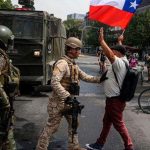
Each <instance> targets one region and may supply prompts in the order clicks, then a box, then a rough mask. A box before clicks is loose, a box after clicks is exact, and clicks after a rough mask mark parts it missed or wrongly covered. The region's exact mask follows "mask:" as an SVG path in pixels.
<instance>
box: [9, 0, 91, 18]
mask: <svg viewBox="0 0 150 150" xmlns="http://www.w3.org/2000/svg"><path fill="white" fill-rule="evenodd" d="M34 2H35V8H36V10H43V11H47V12H49V13H51V14H54V15H55V16H56V17H59V18H61V19H62V20H66V19H67V15H68V14H72V13H81V14H86V12H88V10H89V3H90V0H34ZM12 3H13V4H18V0H12Z"/></svg>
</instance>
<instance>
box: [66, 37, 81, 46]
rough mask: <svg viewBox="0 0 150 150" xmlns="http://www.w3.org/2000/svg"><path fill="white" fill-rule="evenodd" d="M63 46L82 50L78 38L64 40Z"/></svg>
mask: <svg viewBox="0 0 150 150" xmlns="http://www.w3.org/2000/svg"><path fill="white" fill-rule="evenodd" d="M65 45H67V46H69V47H72V48H82V42H81V41H80V40H79V39H78V38H75V37H69V38H68V39H67V40H66V43H65Z"/></svg>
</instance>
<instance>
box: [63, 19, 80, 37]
mask: <svg viewBox="0 0 150 150" xmlns="http://www.w3.org/2000/svg"><path fill="white" fill-rule="evenodd" d="M82 22H83V21H81V20H75V19H69V20H66V21H64V25H65V28H66V32H67V37H70V36H74V37H78V38H80V37H81V30H80V26H81V25H82Z"/></svg>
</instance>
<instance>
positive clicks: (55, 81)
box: [51, 60, 70, 99]
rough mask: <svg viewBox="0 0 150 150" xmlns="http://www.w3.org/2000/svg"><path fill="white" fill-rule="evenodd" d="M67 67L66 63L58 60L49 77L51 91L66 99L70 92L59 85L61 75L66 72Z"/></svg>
mask: <svg viewBox="0 0 150 150" xmlns="http://www.w3.org/2000/svg"><path fill="white" fill-rule="evenodd" d="M67 69H68V64H67V62H66V61H64V60H59V61H58V62H57V63H56V64H55V66H54V70H53V74H52V78H51V85H52V88H53V91H54V92H55V93H56V94H57V95H58V96H59V97H60V98H61V99H66V98H67V97H68V96H69V95H70V93H69V92H68V91H66V90H65V88H64V87H63V86H62V85H61V83H60V81H61V79H62V78H63V76H64V75H65V74H66V72H67Z"/></svg>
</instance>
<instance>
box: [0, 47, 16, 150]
mask: <svg viewBox="0 0 150 150" xmlns="http://www.w3.org/2000/svg"><path fill="white" fill-rule="evenodd" d="M8 71H9V59H8V58H7V55H6V54H5V52H4V51H3V50H1V49H0V97H1V99H0V150H16V144H15V140H14V136H13V126H11V127H10V128H9V131H8V132H7V133H6V128H7V119H8V116H9V115H8V114H9V110H10V103H9V98H8V96H7V94H6V92H5V90H4V84H5V77H6V76H7V75H8Z"/></svg>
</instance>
